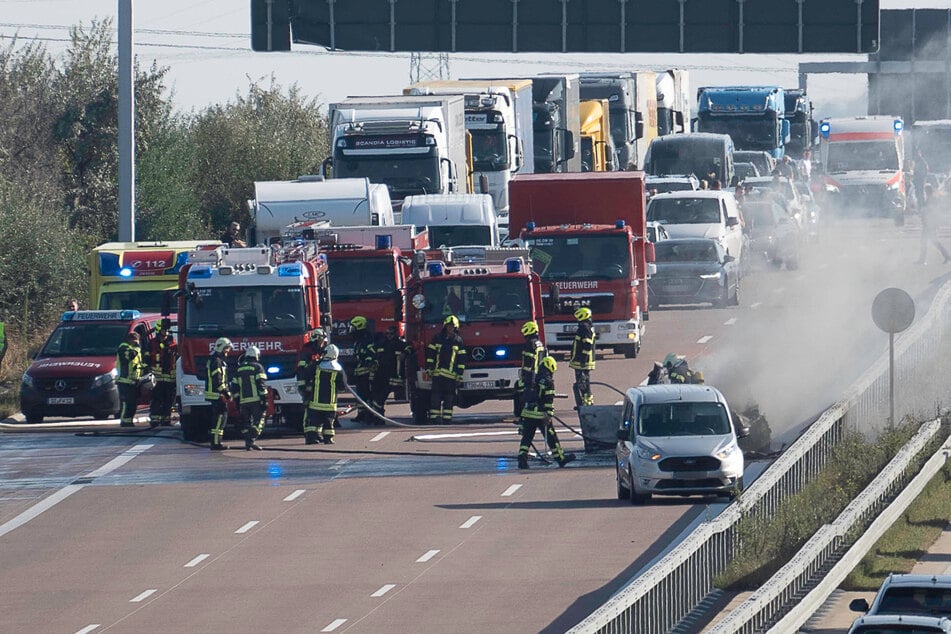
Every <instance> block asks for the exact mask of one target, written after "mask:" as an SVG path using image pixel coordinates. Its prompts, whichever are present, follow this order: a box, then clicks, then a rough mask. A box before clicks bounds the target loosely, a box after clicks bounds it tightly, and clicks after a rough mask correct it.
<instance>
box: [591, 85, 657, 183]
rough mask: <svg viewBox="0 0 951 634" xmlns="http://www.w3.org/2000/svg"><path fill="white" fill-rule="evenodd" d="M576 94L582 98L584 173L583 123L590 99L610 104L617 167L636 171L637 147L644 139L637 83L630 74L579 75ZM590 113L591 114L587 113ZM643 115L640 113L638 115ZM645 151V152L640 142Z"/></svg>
mask: <svg viewBox="0 0 951 634" xmlns="http://www.w3.org/2000/svg"><path fill="white" fill-rule="evenodd" d="M579 94H580V97H581V110H582V126H581V137H582V141H581V154H582V158H581V163H582V171H604V170H590V169H589V170H585V169H584V163H585V158H586V155H585V136H588V137H590V133H589V134H587V135H586V133H585V126H584V122H585V121H586V120H587V119H588V117H585V107H586V106H585V104H586V103H587V104H589V105H588V106H587V107H588V108H591V105H590V104H591V102H592V100H600V99H604V100H606V101H607V102H608V104H609V110H610V119H611V128H610V130H611V141H612V144H613V145H614V150H615V152H616V153H617V158H618V167H617V169H622V170H633V169H638V163H637V159H638V145H639V142H640V140H641V139H642V137H643V136H644V126H643V121H641V125H640V126H638V125H637V84H636V83H635V80H634V77H633V75H631V73H581V75H580V88H579ZM589 112H590V111H589ZM641 116H643V114H642V115H641ZM640 145H644V151H646V150H647V146H646V144H644V143H643V142H641V143H640ZM641 154H643V152H642V153H641Z"/></svg>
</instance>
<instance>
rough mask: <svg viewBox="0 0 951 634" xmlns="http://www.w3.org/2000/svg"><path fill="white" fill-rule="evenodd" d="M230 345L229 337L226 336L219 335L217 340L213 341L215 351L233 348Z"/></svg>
mask: <svg viewBox="0 0 951 634" xmlns="http://www.w3.org/2000/svg"><path fill="white" fill-rule="evenodd" d="M233 347H234V346H232V345H231V339H228V338H227V337H219V338H218V341H216V342H215V352H226V351H228V350H230V349H231V348H233Z"/></svg>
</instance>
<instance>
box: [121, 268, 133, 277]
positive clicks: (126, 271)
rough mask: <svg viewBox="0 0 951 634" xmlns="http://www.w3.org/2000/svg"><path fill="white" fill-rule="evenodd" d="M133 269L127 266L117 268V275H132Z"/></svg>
mask: <svg viewBox="0 0 951 634" xmlns="http://www.w3.org/2000/svg"><path fill="white" fill-rule="evenodd" d="M132 273H133V270H132V269H131V268H130V267H128V266H123V267H122V268H121V269H119V277H132Z"/></svg>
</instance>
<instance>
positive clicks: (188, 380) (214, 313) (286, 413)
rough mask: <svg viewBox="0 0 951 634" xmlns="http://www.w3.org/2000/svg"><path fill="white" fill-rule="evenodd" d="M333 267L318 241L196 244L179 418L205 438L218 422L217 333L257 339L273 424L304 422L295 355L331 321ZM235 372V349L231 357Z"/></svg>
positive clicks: (185, 273)
mask: <svg viewBox="0 0 951 634" xmlns="http://www.w3.org/2000/svg"><path fill="white" fill-rule="evenodd" d="M328 272H329V268H328V265H327V258H326V255H324V254H323V253H320V252H319V250H318V247H317V242H316V241H313V240H310V241H304V240H298V241H294V242H292V243H287V244H275V245H271V246H260V247H246V248H236V249H229V248H226V247H219V248H217V249H214V250H204V251H193V252H191V253H190V254H189V258H188V264H186V265H185V266H184V267H182V270H181V272H180V274H179V293H178V295H179V300H178V349H179V354H180V358H179V361H178V366H177V368H176V374H177V386H178V398H179V405H180V408H181V410H180V424H181V427H182V435H183V437H184V438H185V439H186V440H190V441H195V442H201V441H203V440H205V439H206V438H207V435H208V432H209V430H210V429H211V425H212V414H211V407H210V403H209V402H208V401H206V400H205V376H204V375H205V364H206V362H207V360H208V356H209V355H210V354H211V351H212V350H213V348H214V345H215V341H216V340H217V339H218V338H219V337H227V338H228V339H230V340H231V342H232V344H233V346H234V348H235V350H236V352H237V353H240V352H242V351H244V350H247V349H248V348H249V347H251V346H257V347H258V349H260V351H261V359H260V361H261V365H263V366H264V368H265V372H266V373H267V383H268V386H269V387H270V388H271V390H270V392H271V397H272V399H273V407H272V409H273V414H274V415H273V417H272V421H271V424H272V425H275V426H280V427H290V428H292V429H298V430H299V429H300V428H301V424H302V419H303V414H304V403H303V401H302V399H301V395H300V394H299V393H298V391H297V361H298V357H299V355H300V351H301V349H302V347H303V346H304V344H305V343H306V342H307V341H308V340H309V337H310V334H311V332H312V331H313V330H314V329H315V328H318V327H320V328H324V329H329V328H330V327H331V323H332V321H331V313H330V283H329V276H328ZM228 363H229V372H230V373H231V375H232V376H233V373H234V371H235V369H236V364H237V354H236V355H235V356H234V358H229V359H228Z"/></svg>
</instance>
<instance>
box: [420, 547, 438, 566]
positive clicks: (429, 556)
mask: <svg viewBox="0 0 951 634" xmlns="http://www.w3.org/2000/svg"><path fill="white" fill-rule="evenodd" d="M438 554H439V551H438V550H427V551H426V554H424V555H423V556H422V557H420V558H419V559H417V560H416V563H418V564H422V563H426V562H427V561H429V560H430V559H432V558H433V557H435V556H436V555H438Z"/></svg>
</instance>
